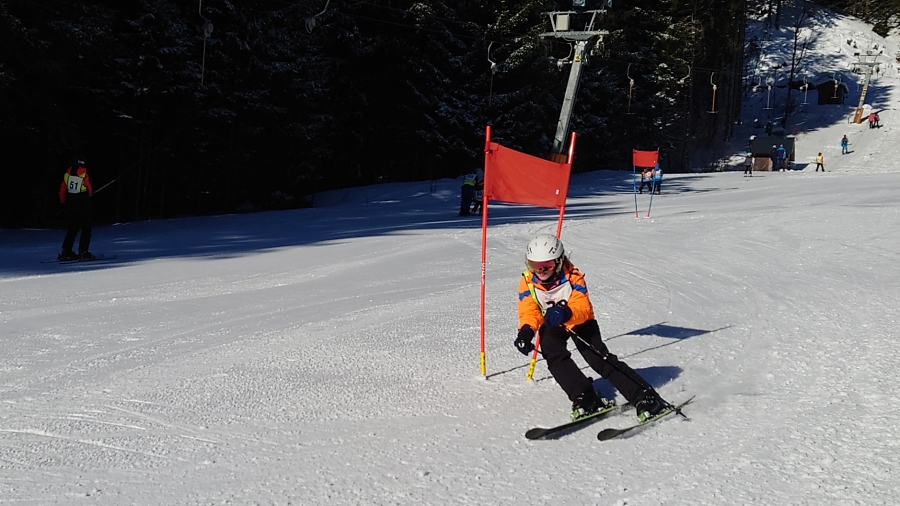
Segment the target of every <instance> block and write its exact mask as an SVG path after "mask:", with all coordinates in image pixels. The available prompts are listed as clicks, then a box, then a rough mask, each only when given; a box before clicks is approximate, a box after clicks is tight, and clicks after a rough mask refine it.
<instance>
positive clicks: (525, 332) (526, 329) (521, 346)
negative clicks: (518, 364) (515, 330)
mask: <svg viewBox="0 0 900 506" xmlns="http://www.w3.org/2000/svg"><path fill="white" fill-rule="evenodd" d="M532 339H534V329H533V328H531V325H523V326H522V328H520V329H519V334H518V335H517V336H516V340H515V345H516V349H517V350H519V352H520V353H521V354H522V355H525V356H526V357H527V356H528V354H530V353H531V352H532V351H534V344H533V343H532V342H531V341H532Z"/></svg>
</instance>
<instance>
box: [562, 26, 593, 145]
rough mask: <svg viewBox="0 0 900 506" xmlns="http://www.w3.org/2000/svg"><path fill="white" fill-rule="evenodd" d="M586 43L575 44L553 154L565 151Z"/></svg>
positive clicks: (581, 41)
mask: <svg viewBox="0 0 900 506" xmlns="http://www.w3.org/2000/svg"><path fill="white" fill-rule="evenodd" d="M587 42H588V41H586V40H579V41H577V42H576V43H575V54H574V56H573V59H572V68H571V69H569V83H568V84H567V85H566V96H565V98H564V99H563V103H562V110H561V111H560V113H559V122H558V123H557V124H556V136H555V137H553V153H563V152H564V151H565V143H566V137H567V136H566V134H567V133H568V132H569V121H571V119H572V109H573V108H574V107H575V95H576V94H577V93H578V81H579V80H580V79H581V67H582V65H583V62H584V50H585V48H586V47H587Z"/></svg>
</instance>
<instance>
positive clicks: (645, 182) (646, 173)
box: [638, 167, 653, 193]
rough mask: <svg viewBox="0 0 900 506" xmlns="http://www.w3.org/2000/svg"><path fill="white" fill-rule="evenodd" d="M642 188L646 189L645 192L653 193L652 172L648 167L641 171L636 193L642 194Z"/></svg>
mask: <svg viewBox="0 0 900 506" xmlns="http://www.w3.org/2000/svg"><path fill="white" fill-rule="evenodd" d="M644 186H646V187H647V191H649V192H652V191H653V170H652V169H650V167H644V168H643V170H641V187H640V188H639V189H638V193H644Z"/></svg>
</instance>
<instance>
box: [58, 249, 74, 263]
mask: <svg viewBox="0 0 900 506" xmlns="http://www.w3.org/2000/svg"><path fill="white" fill-rule="evenodd" d="M56 259H57V260H59V261H60V262H68V261H70V260H78V255H76V254H75V252H74V251H72V250H70V249H66V250H63V251H62V253H60V254H59V255H56Z"/></svg>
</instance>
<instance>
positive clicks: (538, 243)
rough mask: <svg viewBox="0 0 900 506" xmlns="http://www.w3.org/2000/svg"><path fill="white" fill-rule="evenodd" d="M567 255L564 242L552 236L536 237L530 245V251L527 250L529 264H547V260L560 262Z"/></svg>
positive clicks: (542, 235) (526, 255)
mask: <svg viewBox="0 0 900 506" xmlns="http://www.w3.org/2000/svg"><path fill="white" fill-rule="evenodd" d="M565 253H566V249H565V248H564V247H563V243H562V241H560V240H559V239H557V238H556V236H554V235H550V234H540V235H538V236H535V238H534V239H532V240H531V242H529V243H528V249H527V250H525V260H527V261H529V262H546V261H547V260H556V261H557V262H559V260H560V259H561V258H562V257H563V255H564V254H565Z"/></svg>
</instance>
